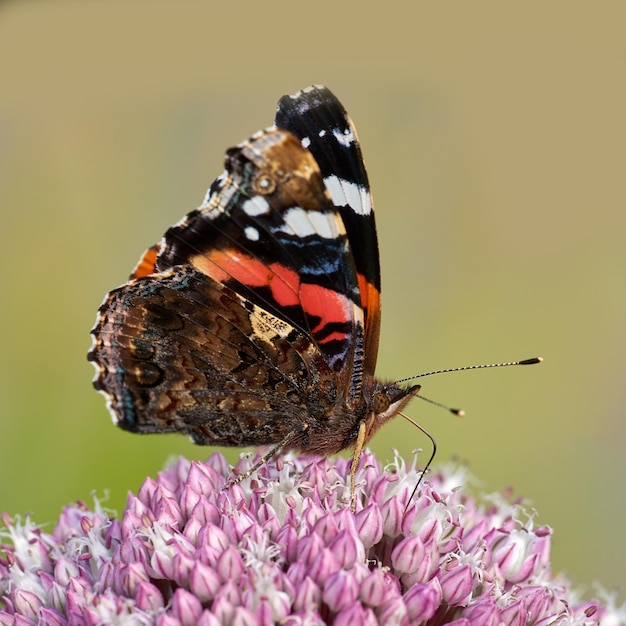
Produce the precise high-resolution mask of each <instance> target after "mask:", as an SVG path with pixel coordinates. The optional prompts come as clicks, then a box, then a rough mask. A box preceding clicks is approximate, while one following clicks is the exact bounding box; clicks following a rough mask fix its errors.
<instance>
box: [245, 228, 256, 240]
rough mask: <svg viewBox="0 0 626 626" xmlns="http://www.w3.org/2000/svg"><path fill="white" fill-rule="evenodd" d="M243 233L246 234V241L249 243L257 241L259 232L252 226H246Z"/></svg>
mask: <svg viewBox="0 0 626 626" xmlns="http://www.w3.org/2000/svg"><path fill="white" fill-rule="evenodd" d="M243 232H244V233H245V234H246V239H249V240H250V241H258V240H259V237H260V235H259V231H258V230H257V229H256V228H254V226H246V227H245V229H244V231H243Z"/></svg>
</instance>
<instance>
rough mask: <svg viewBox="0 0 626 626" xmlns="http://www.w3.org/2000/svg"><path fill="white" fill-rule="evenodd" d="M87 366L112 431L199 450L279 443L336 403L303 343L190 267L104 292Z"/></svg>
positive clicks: (319, 362)
mask: <svg viewBox="0 0 626 626" xmlns="http://www.w3.org/2000/svg"><path fill="white" fill-rule="evenodd" d="M91 359H92V360H93V361H95V362H96V363H97V364H98V366H99V368H100V376H99V377H98V378H97V380H96V388H98V389H99V390H100V391H104V392H105V394H106V395H107V399H108V402H109V408H110V410H111V411H112V413H113V414H114V416H115V417H116V422H117V424H118V425H119V426H121V427H122V428H124V429H126V430H130V431H133V432H143V433H149V432H181V433H187V434H188V435H190V436H191V437H192V439H193V440H194V441H196V442H197V443H201V444H213V445H215V444H220V445H234V446H241V445H261V444H268V443H277V442H279V441H280V440H281V439H283V437H284V435H285V434H286V433H289V432H292V431H294V430H295V429H296V428H297V427H298V425H299V424H301V423H302V421H303V420H305V419H307V420H309V421H311V423H312V424H317V423H320V424H325V423H326V422H327V420H328V412H327V407H328V406H331V405H332V402H333V400H334V399H335V395H336V390H335V388H334V377H335V376H334V373H333V372H332V371H331V370H330V368H329V367H328V366H327V364H326V362H325V360H324V359H323V357H322V355H321V354H320V353H319V351H318V350H317V348H316V347H315V345H314V344H313V342H312V341H311V340H310V338H307V337H306V336H305V335H303V334H302V333H301V332H299V331H298V330H296V329H294V328H293V327H291V326H289V325H288V324H287V323H285V322H284V321H283V320H280V319H278V318H276V317H274V316H273V315H271V314H269V313H267V312H266V311H264V310H263V309H261V308H259V307H257V306H255V305H253V304H252V303H251V302H249V301H248V300H246V299H245V298H243V297H241V296H240V295H239V294H237V293H235V292H233V291H232V290H231V289H230V288H228V287H226V286H225V285H223V284H220V283H218V282H217V281H215V280H213V279H211V278H210V277H207V276H206V275H205V274H203V273H202V272H200V271H198V270H196V269H194V268H193V267H191V266H176V267H174V268H171V269H170V270H166V271H164V272H162V273H159V274H153V275H151V276H148V277H146V278H141V279H136V280H133V281H131V282H130V283H128V284H126V285H124V286H122V287H120V288H118V289H115V290H113V291H112V292H111V293H110V294H108V296H107V298H106V300H105V302H104V303H103V306H102V307H101V310H100V317H99V321H98V324H97V342H96V344H95V346H94V348H93V349H92V353H91ZM259 388H261V389H263V393H259V392H258V389H259Z"/></svg>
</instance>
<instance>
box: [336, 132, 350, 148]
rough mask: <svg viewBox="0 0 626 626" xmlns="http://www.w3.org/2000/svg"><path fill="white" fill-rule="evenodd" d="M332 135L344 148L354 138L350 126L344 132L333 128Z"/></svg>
mask: <svg viewBox="0 0 626 626" xmlns="http://www.w3.org/2000/svg"><path fill="white" fill-rule="evenodd" d="M333 135H334V137H335V139H336V140H337V143H339V144H340V145H342V146H343V147H344V148H349V147H350V146H351V145H352V144H353V143H354V140H355V137H354V133H353V132H352V129H350V128H347V129H346V130H345V132H344V131H342V130H340V129H339V128H334V129H333Z"/></svg>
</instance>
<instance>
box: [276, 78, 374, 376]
mask: <svg viewBox="0 0 626 626" xmlns="http://www.w3.org/2000/svg"><path fill="white" fill-rule="evenodd" d="M276 126H277V127H278V128H284V129H286V130H288V131H290V132H291V133H293V134H294V135H295V136H296V137H297V138H298V139H299V140H300V142H301V143H302V145H303V146H304V147H306V148H307V149H308V150H309V151H310V152H311V154H312V155H313V157H314V158H315V161H316V162H317V164H318V165H319V168H320V171H321V173H322V177H323V179H324V184H325V185H326V188H327V189H328V191H329V193H330V195H331V198H332V201H333V203H334V204H335V206H336V207H337V209H338V211H339V213H340V215H341V217H342V220H343V223H344V225H345V228H346V233H347V237H348V241H349V243H350V248H351V251H352V255H353V257H354V262H355V267H356V271H357V278H358V282H359V293H360V298H361V299H360V303H359V304H360V305H361V307H362V308H363V311H364V318H365V322H364V323H365V362H364V369H365V372H366V373H368V374H372V375H373V374H374V370H375V368H376V357H377V355H378V340H379V335H380V263H379V257H378V239H377V236H376V223H375V219H374V210H373V204H372V198H371V194H370V188H369V182H368V178H367V171H366V169H365V164H364V163H363V156H362V154H361V148H360V145H359V141H358V138H357V133H356V129H355V127H354V124H353V123H352V120H351V119H350V116H349V115H348V113H347V112H346V110H345V109H344V107H343V105H342V104H341V102H339V100H338V99H337V97H336V96H335V95H334V94H333V93H332V92H331V91H330V90H329V89H327V88H326V87H321V86H312V87H308V88H306V89H303V90H302V91H299V92H298V93H296V94H294V95H292V96H283V97H282V98H281V100H280V101H279V103H278V109H277V112H276Z"/></svg>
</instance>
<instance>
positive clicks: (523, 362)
mask: <svg viewBox="0 0 626 626" xmlns="http://www.w3.org/2000/svg"><path fill="white" fill-rule="evenodd" d="M542 361H543V359H542V358H541V357H540V356H536V357H533V358H532V359H523V360H521V361H509V362H508V363H486V364H483V365H464V366H463V367H450V368H447V369H443V370H433V371H432V372H425V373H424V374H417V375H416V376H409V377H408V378H402V379H400V380H396V381H395V384H396V385H399V384H401V383H406V382H408V381H409V380H415V379H416V378H424V377H425V376H434V375H435V374H448V373H449V372H465V371H467V370H484V369H487V368H488V367H510V366H511V365H535V364H536V363H541V362H542ZM418 397H420V398H421V397H422V396H418ZM429 402H431V401H430V400H429ZM433 404H437V403H436V402H433ZM444 408H447V407H444Z"/></svg>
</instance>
